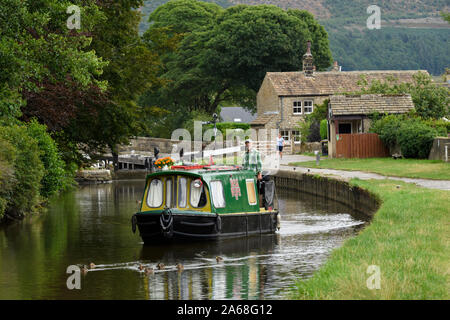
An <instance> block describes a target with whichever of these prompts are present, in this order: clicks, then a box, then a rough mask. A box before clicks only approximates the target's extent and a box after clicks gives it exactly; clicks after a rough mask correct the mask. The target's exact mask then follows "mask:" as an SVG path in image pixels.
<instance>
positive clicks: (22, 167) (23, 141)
mask: <svg viewBox="0 0 450 320" xmlns="http://www.w3.org/2000/svg"><path fill="white" fill-rule="evenodd" d="M0 137H2V138H3V139H4V140H6V141H7V142H8V143H9V144H10V145H12V146H13V147H14V149H15V159H14V162H13V168H14V178H15V180H16V181H17V182H16V183H15V184H14V186H13V187H12V190H11V192H12V193H11V197H10V198H9V199H8V200H9V201H8V203H7V207H6V212H7V213H9V214H10V215H11V216H14V217H22V216H23V215H24V214H25V213H26V212H30V211H32V210H33V209H34V208H35V207H36V206H37V205H38V204H39V202H40V200H41V197H40V190H41V181H42V178H43V177H44V172H45V169H44V165H43V164H42V161H41V159H40V154H41V152H40V150H39V146H38V143H37V141H36V140H35V139H33V138H32V137H30V136H29V134H28V128H27V127H25V126H18V125H14V126H4V127H0ZM10 160H11V158H10Z"/></svg>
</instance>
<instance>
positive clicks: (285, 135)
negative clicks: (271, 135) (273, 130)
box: [280, 130, 290, 141]
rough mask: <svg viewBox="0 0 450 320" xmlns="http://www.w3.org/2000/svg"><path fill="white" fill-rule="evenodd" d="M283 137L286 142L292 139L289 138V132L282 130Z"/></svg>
mask: <svg viewBox="0 0 450 320" xmlns="http://www.w3.org/2000/svg"><path fill="white" fill-rule="evenodd" d="M280 133H281V137H282V138H283V139H284V140H285V141H289V140H290V137H289V131H287V130H281V131H280Z"/></svg>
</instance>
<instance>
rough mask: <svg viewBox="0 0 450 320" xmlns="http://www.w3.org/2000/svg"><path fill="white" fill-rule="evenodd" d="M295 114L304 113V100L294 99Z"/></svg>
mask: <svg viewBox="0 0 450 320" xmlns="http://www.w3.org/2000/svg"><path fill="white" fill-rule="evenodd" d="M294 114H295V115H298V114H302V102H301V101H294Z"/></svg>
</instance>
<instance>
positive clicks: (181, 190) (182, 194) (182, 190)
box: [178, 178, 187, 208]
mask: <svg viewBox="0 0 450 320" xmlns="http://www.w3.org/2000/svg"><path fill="white" fill-rule="evenodd" d="M186 205H187V180H186V178H180V179H179V180H178V207H179V208H186Z"/></svg>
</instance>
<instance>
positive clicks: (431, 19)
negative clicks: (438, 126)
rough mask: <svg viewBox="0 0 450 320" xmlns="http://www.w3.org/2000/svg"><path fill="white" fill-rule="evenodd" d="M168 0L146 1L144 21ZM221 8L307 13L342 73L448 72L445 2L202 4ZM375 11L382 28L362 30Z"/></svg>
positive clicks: (229, 0)
mask: <svg viewBox="0 0 450 320" xmlns="http://www.w3.org/2000/svg"><path fill="white" fill-rule="evenodd" d="M167 1H168V0H153V1H146V4H145V6H144V7H143V8H142V13H143V14H144V17H145V18H144V19H143V22H142V24H141V31H142V32H143V31H145V30H146V29H147V28H148V23H147V19H148V18H147V17H148V15H149V14H150V13H151V12H152V11H153V10H155V9H156V8H157V7H158V6H160V5H162V4H164V3H166V2H167ZM206 1H208V2H215V3H217V4H219V5H221V6H222V7H229V6H232V5H237V4H249V5H258V4H273V5H277V6H279V7H282V8H285V9H286V8H295V9H302V10H308V11H310V12H312V13H313V14H314V15H315V16H316V18H317V19H318V20H319V21H320V23H321V24H323V25H324V26H325V28H326V30H327V31H328V34H329V39H330V46H331V50H332V53H333V57H334V59H336V60H337V61H339V64H340V65H342V67H343V70H358V69H359V70H362V69H369V70H373V69H426V70H428V71H429V72H430V73H431V74H434V75H438V74H442V73H443V72H444V70H445V68H446V67H450V57H449V54H448V53H449V52H450V40H449V39H450V25H449V24H448V23H447V22H445V21H443V20H442V19H441V17H440V16H439V12H440V11H450V2H449V1H448V0H426V1H425V0H378V1H372V0H206ZM371 4H376V5H378V6H379V7H380V8H381V19H382V28H381V29H380V30H368V29H367V27H366V20H367V18H368V17H369V14H367V13H366V10H367V7H368V6H369V5H371Z"/></svg>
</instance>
